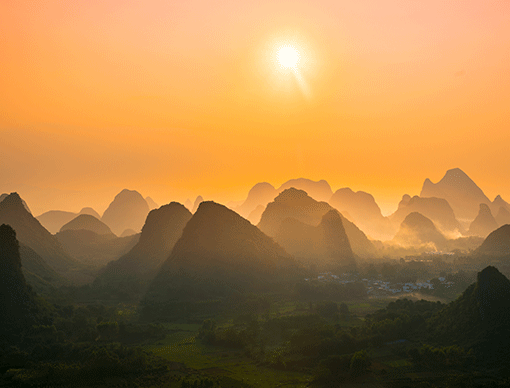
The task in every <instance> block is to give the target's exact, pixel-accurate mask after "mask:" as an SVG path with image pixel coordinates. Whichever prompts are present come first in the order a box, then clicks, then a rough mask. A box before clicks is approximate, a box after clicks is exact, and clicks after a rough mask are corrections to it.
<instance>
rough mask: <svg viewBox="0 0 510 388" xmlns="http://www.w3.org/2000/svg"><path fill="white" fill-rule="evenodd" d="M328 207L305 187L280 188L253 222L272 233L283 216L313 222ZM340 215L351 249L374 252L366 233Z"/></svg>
mask: <svg viewBox="0 0 510 388" xmlns="http://www.w3.org/2000/svg"><path fill="white" fill-rule="evenodd" d="M330 210H333V207H332V206H331V205H329V204H328V203H326V202H317V201H316V200H314V199H313V198H311V197H310V196H308V194H307V193H306V192H305V191H303V190H298V189H295V188H290V189H287V190H284V191H283V192H281V193H280V194H279V195H278V196H277V197H276V198H275V199H274V201H273V202H271V203H269V204H268V205H267V207H266V209H265V210H264V213H262V217H261V219H260V222H259V224H258V225H257V226H258V227H259V229H260V230H262V231H263V232H264V233H265V234H267V235H268V236H271V237H275V236H276V233H277V232H278V229H279V228H280V225H281V223H282V222H283V221H284V220H285V219H286V218H294V219H296V220H298V221H300V222H303V223H305V224H308V225H311V226H317V225H319V224H320V222H321V221H322V217H323V216H324V215H325V214H326V213H327V212H329V211H330ZM340 217H341V218H342V224H343V226H344V229H345V233H346V234H347V237H348V239H349V242H350V244H351V248H352V250H353V252H354V253H355V254H357V255H359V256H372V255H374V254H375V253H376V250H375V247H374V246H373V244H372V243H371V242H370V241H369V240H368V238H367V236H366V235H365V234H364V233H363V232H362V231H361V230H360V229H359V228H358V227H357V226H356V225H355V224H353V223H352V222H350V221H348V220H347V219H346V218H345V217H343V216H342V215H341V214H340Z"/></svg>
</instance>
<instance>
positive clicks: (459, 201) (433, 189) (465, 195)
mask: <svg viewBox="0 0 510 388" xmlns="http://www.w3.org/2000/svg"><path fill="white" fill-rule="evenodd" d="M420 197H437V198H444V199H446V200H447V201H448V203H449V204H450V206H451V207H452V209H453V211H454V212H455V216H456V217H457V219H458V220H461V221H463V222H471V221H472V220H473V219H474V218H475V217H476V215H477V214H478V208H479V205H480V204H481V203H484V204H487V205H490V204H491V201H490V200H489V198H487V196H486V195H485V194H484V193H483V191H482V189H480V188H479V187H478V186H477V185H476V183H475V182H473V180H472V179H471V178H470V177H469V176H467V174H466V173H465V172H464V171H462V170H461V169H460V168H454V169H451V170H448V171H447V172H446V174H445V176H444V177H443V178H442V179H441V180H440V181H439V182H437V183H432V182H431V181H430V179H428V178H427V179H426V180H425V182H424V183H423V187H422V190H421V194H420Z"/></svg>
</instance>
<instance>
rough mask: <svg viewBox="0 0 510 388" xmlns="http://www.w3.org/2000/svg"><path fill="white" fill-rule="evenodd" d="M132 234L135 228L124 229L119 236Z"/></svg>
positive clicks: (134, 232)
mask: <svg viewBox="0 0 510 388" xmlns="http://www.w3.org/2000/svg"><path fill="white" fill-rule="evenodd" d="M134 234H136V231H135V230H133V229H126V230H125V231H124V232H122V234H121V235H120V237H128V236H132V235H134Z"/></svg>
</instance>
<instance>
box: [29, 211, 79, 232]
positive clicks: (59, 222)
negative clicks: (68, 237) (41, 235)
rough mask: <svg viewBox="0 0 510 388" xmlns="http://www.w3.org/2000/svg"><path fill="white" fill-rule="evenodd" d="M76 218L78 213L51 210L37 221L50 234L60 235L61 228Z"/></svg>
mask: <svg viewBox="0 0 510 388" xmlns="http://www.w3.org/2000/svg"><path fill="white" fill-rule="evenodd" d="M75 217H76V213H73V212H66V211H63V210H50V211H48V212H46V213H43V214H41V215H40V216H38V217H37V220H38V221H39V222H40V223H41V225H42V226H44V228H45V229H47V230H48V231H49V232H50V233H52V234H55V233H58V231H59V230H60V228H61V227H62V226H64V225H65V224H67V223H68V222H69V221H71V220H72V219H73V218H75Z"/></svg>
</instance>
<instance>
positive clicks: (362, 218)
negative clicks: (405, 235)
mask: <svg viewBox="0 0 510 388" xmlns="http://www.w3.org/2000/svg"><path fill="white" fill-rule="evenodd" d="M329 204H330V205H331V206H333V207H334V208H335V209H337V210H339V211H340V212H341V213H342V214H343V215H345V216H346V217H347V214H349V217H347V218H349V219H350V220H351V221H352V222H354V223H355V224H356V225H357V226H358V227H359V228H360V229H361V230H363V232H365V233H367V234H368V235H370V236H371V237H373V238H377V239H381V240H387V239H390V238H391V237H393V235H394V234H395V231H394V228H393V227H392V225H391V223H390V221H389V220H388V218H387V217H384V216H383V215H382V213H381V209H380V208H379V205H377V203H376V202H375V199H374V197H373V196H372V195H371V194H369V193H365V192H364V191H357V192H354V191H352V190H351V189H350V188H348V187H344V188H342V189H339V190H337V191H336V192H335V193H334V194H333V196H332V197H331V199H330V200H329Z"/></svg>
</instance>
